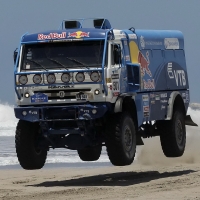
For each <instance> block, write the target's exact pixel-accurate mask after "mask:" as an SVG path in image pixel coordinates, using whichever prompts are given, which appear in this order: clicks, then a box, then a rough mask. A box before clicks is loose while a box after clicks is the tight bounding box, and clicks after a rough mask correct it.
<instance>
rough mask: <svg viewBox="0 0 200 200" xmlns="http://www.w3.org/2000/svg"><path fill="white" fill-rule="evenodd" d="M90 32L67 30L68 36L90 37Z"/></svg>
mask: <svg viewBox="0 0 200 200" xmlns="http://www.w3.org/2000/svg"><path fill="white" fill-rule="evenodd" d="M89 35H90V32H83V31H76V32H71V33H70V32H69V33H68V36H67V37H68V38H71V37H73V38H83V37H90V36H89Z"/></svg>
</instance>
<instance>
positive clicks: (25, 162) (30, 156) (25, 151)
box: [15, 120, 47, 170]
mask: <svg viewBox="0 0 200 200" xmlns="http://www.w3.org/2000/svg"><path fill="white" fill-rule="evenodd" d="M39 130H40V127H39V124H38V123H31V122H27V121H23V120H19V122H18V125H17V129H16V135H15V147H16V153H17V157H18V160H19V163H20V165H21V166H22V168H24V169H27V170H34V169H41V168H42V167H43V166H44V164H45V161H46V157H47V150H45V149H39V148H38V147H37V142H38V138H39Z"/></svg>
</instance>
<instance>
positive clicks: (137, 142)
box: [136, 135, 144, 145]
mask: <svg viewBox="0 0 200 200" xmlns="http://www.w3.org/2000/svg"><path fill="white" fill-rule="evenodd" d="M136 145H144V142H143V140H142V138H141V137H140V136H139V135H136Z"/></svg>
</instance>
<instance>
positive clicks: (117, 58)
mask: <svg viewBox="0 0 200 200" xmlns="http://www.w3.org/2000/svg"><path fill="white" fill-rule="evenodd" d="M113 55H114V63H115V64H120V63H121V48H120V46H119V45H114V51H113Z"/></svg>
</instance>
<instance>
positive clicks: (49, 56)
mask: <svg viewBox="0 0 200 200" xmlns="http://www.w3.org/2000/svg"><path fill="white" fill-rule="evenodd" d="M103 49H104V41H76V42H57V43H40V44H28V45H25V46H24V48H23V56H22V62H21V63H22V65H21V69H22V70H34V69H45V70H47V69H57V68H59V69H61V68H62V69H63V68H64V69H68V68H90V67H92V68H93V67H95V68H99V67H101V65H102V59H103Z"/></svg>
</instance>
